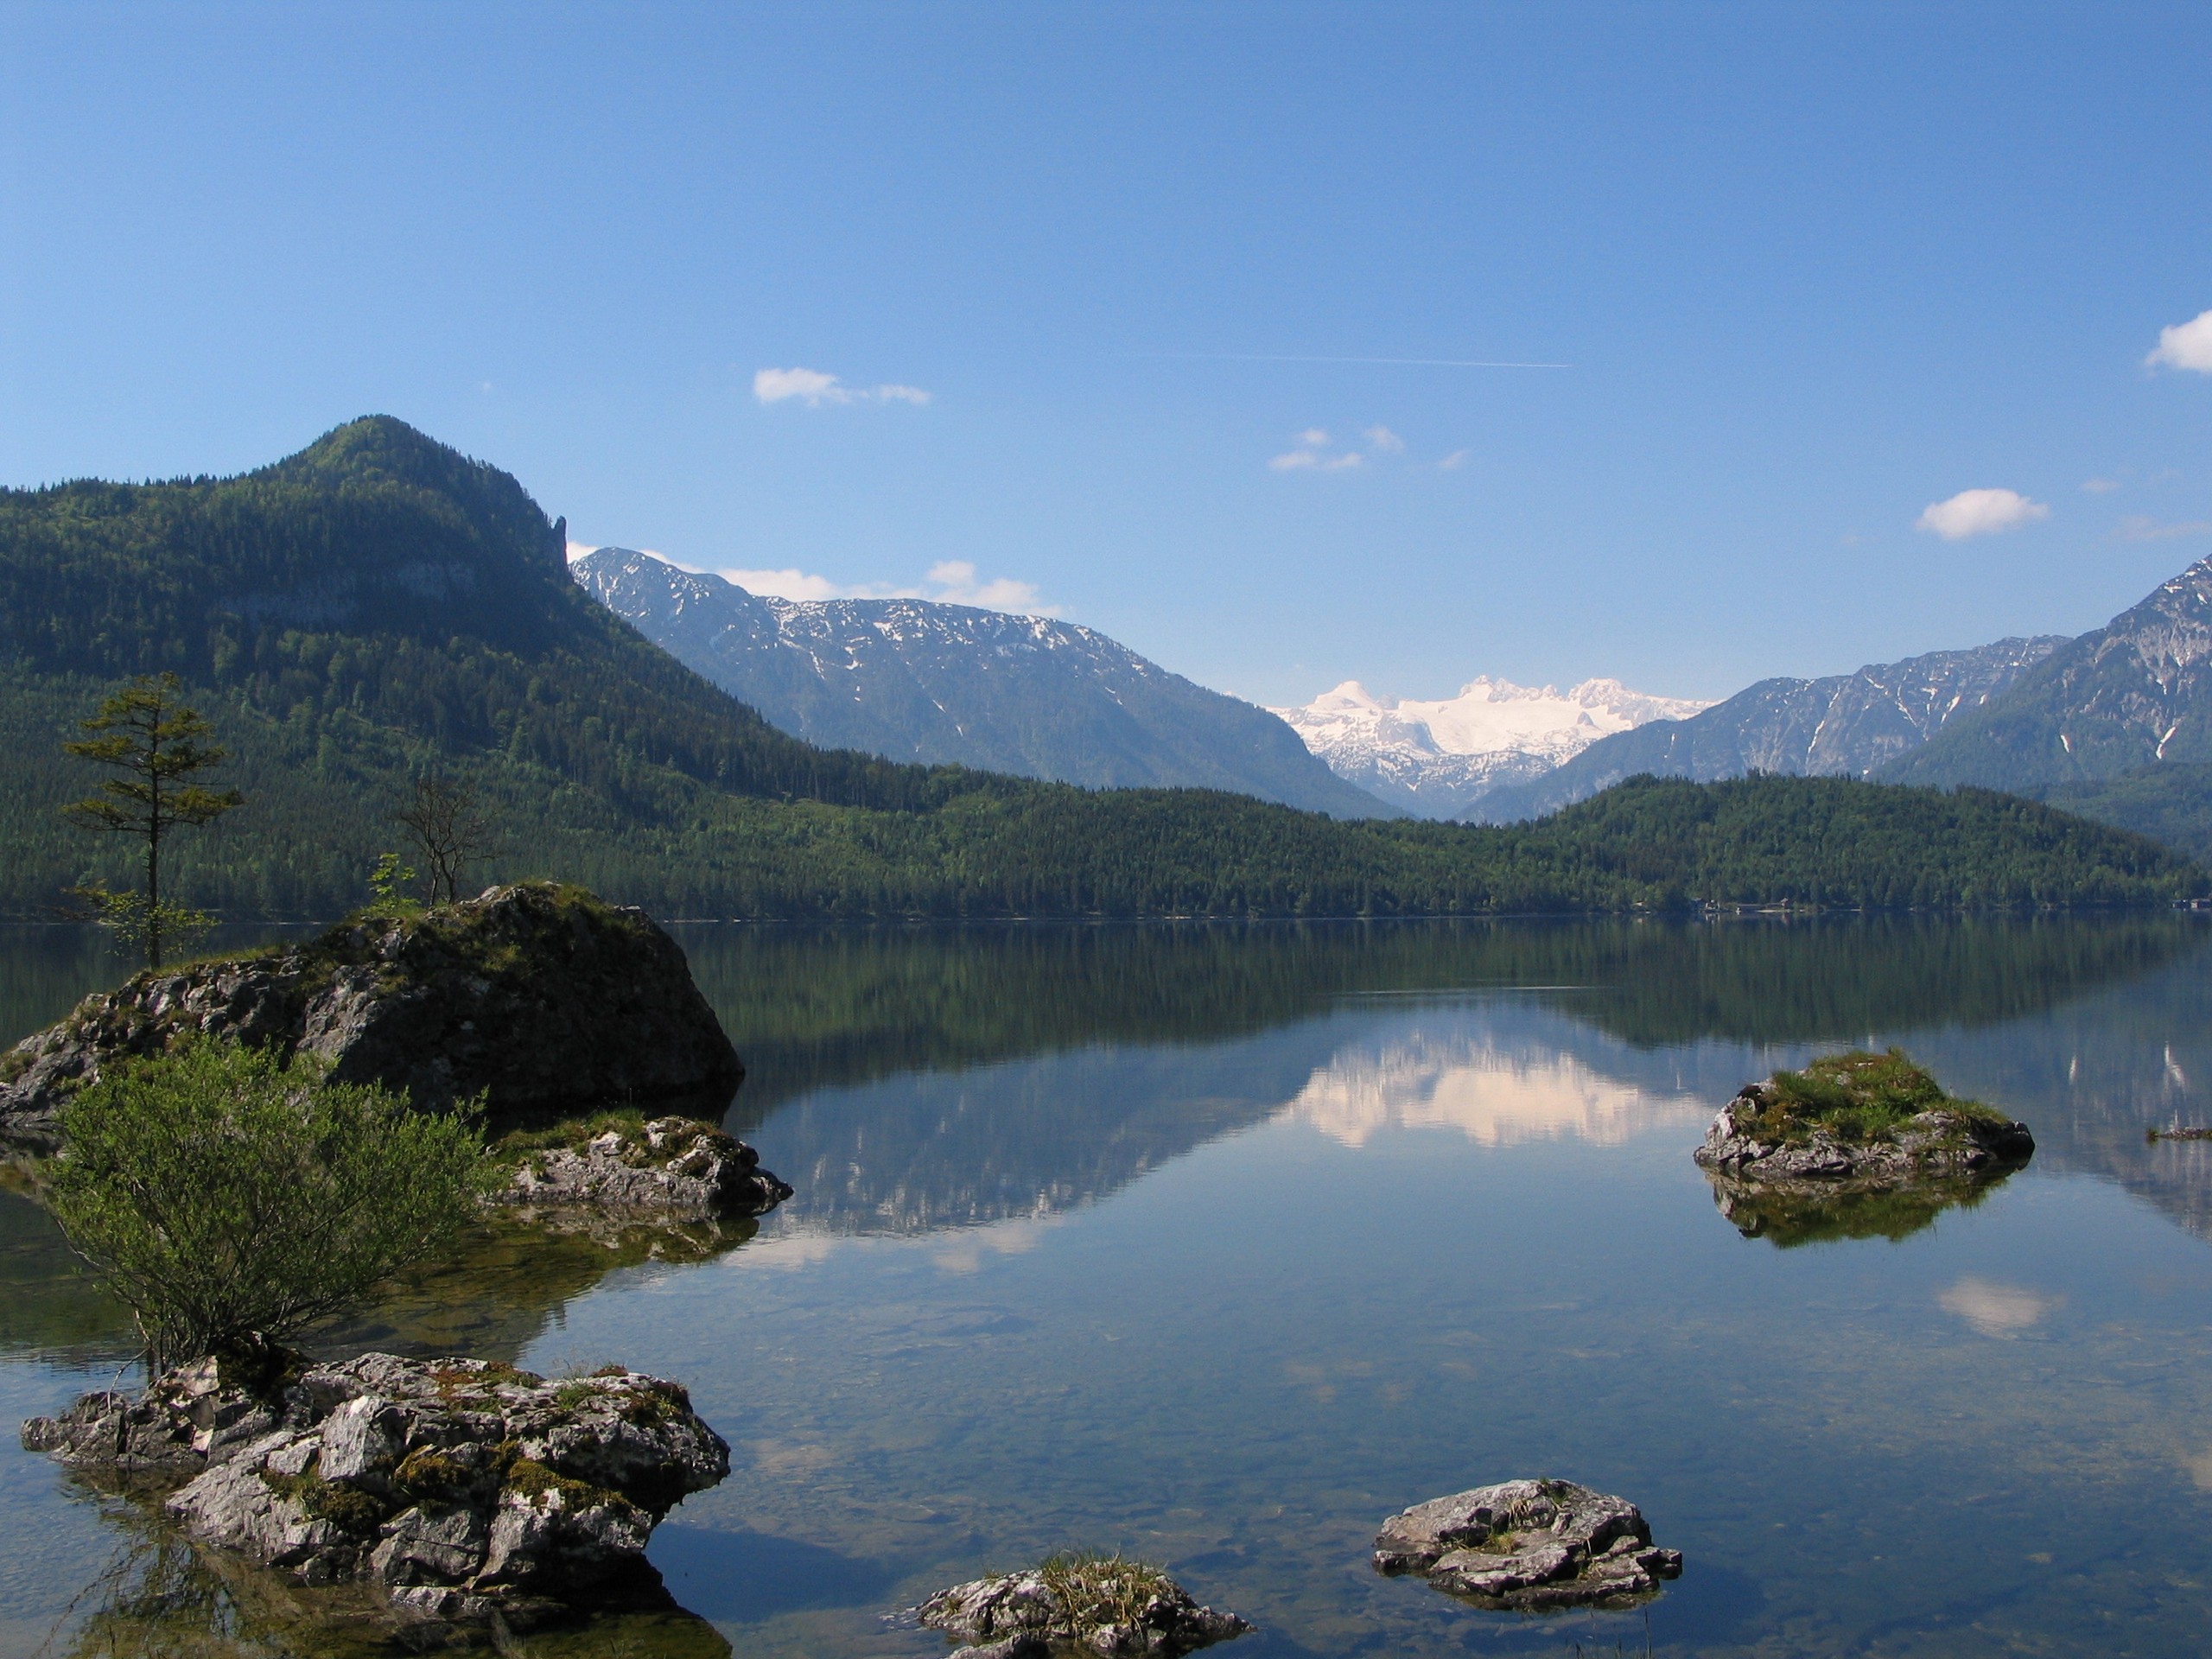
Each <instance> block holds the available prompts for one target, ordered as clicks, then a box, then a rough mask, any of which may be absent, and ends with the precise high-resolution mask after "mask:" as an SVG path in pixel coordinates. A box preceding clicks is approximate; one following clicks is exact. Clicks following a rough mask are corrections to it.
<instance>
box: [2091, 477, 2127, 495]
mask: <svg viewBox="0 0 2212 1659" xmlns="http://www.w3.org/2000/svg"><path fill="white" fill-rule="evenodd" d="M2119 487H2120V480H2118V479H2116V478H2085V479H2083V480H2082V488H2083V489H2085V490H2087V491H2088V493H2090V494H2091V495H2110V494H2111V493H2113V491H2114V490H2116V489H2118V488H2119Z"/></svg>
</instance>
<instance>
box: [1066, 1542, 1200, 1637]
mask: <svg viewBox="0 0 2212 1659" xmlns="http://www.w3.org/2000/svg"><path fill="white" fill-rule="evenodd" d="M1037 1576H1038V1578H1039V1579H1040V1580H1043V1581H1044V1585H1045V1588H1046V1590H1048V1591H1050V1592H1052V1599H1053V1600H1055V1601H1057V1602H1058V1604H1059V1607H1060V1619H1061V1622H1062V1623H1064V1624H1066V1625H1068V1626H1070V1627H1071V1628H1072V1629H1073V1630H1077V1632H1084V1633H1087V1632H1090V1631H1092V1630H1103V1628H1105V1627H1106V1626H1107V1625H1109V1624H1123V1625H1135V1626H1138V1627H1140V1628H1141V1626H1142V1624H1143V1622H1144V1610H1145V1608H1146V1607H1147V1605H1149V1604H1150V1603H1151V1602H1152V1601H1153V1600H1154V1599H1172V1598H1173V1597H1174V1595H1175V1594H1176V1593H1177V1592H1176V1587H1175V1581H1174V1580H1173V1579H1171V1578H1169V1577H1168V1576H1167V1573H1166V1568H1164V1567H1154V1565H1153V1564H1152V1563H1151V1562H1149V1561H1133V1560H1129V1559H1128V1557H1127V1556H1125V1555H1123V1554H1120V1553H1119V1552H1118V1551H1116V1553H1114V1554H1102V1553H1100V1552H1098V1551H1096V1550H1087V1549H1064V1550H1062V1551H1060V1552H1059V1553H1058V1554H1055V1555H1048V1556H1046V1558H1045V1559H1044V1560H1041V1561H1039V1562H1038V1564H1037Z"/></svg>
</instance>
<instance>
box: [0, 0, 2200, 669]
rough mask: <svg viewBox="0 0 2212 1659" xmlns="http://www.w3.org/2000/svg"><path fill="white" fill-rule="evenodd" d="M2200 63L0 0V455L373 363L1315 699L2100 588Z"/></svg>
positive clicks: (1948, 40) (1775, 648) (154, 427)
mask: <svg viewBox="0 0 2212 1659" xmlns="http://www.w3.org/2000/svg"><path fill="white" fill-rule="evenodd" d="M2209 60H2212V9H2208V8H2205V7H2203V6H2202V5H2194V6H2166V7H2158V6H2152V7H2129V6H2124V5H2113V4H2097V5H2081V6H2072V7H2037V6H2034V5H2023V4H2017V3H2016V4H2008V5H2004V6H1987V7H1978V6H1949V7H1946V6H1935V5H1925V6H1923V5H1909V6H1908V5H1898V6H1888V7H1879V6H1871V5H1853V6H1840V5H1837V6H1801V7H1792V6H1783V5H1756V6H1755V5H1746V4H1732V5H1726V6H1711V7H1700V6H1696V5H1689V4H1668V5H1648V6H1644V5H1628V6H1599V5H1589V6H1575V5H1564V4H1547V5H1541V6H1539V5H1528V6H1512V7H1499V6H1491V7H1485V6H1478V5H1473V4H1452V5H1443V6H1421V5H1402V6H1390V5H1381V4H1357V5H1332V6H1308V5H1294V4H1279V5H1238V4H1213V5H1195V4H1192V5H1172V6H1154V5H1141V4H1116V5H1111V6H1084V5H1079V4H1072V3H1056V4H1050V5H1040V4H1025V5H1015V6H964V5H957V4H946V3H931V4H927V5H920V4H917V5H910V6H892V7H877V6H861V5H847V6H807V7H799V6H790V7H779V8H773V9H766V10H749V9H743V8H739V7H734V6H700V7H685V6H641V5H620V6H613V5H610V6H604V7H599V6H559V5H550V4H536V5H530V6H514V7H505V6H493V5H473V6H472V5H453V6H430V5H422V6H409V5H353V6H347V7H343V8H340V7H338V6H297V5H283V6H272V7H246V6H239V7H223V6H213V5H201V6H191V7H181V6H160V5H131V6H109V7H103V6H99V5H95V4H86V3H73V4H69V5H67V6H62V5H53V6H46V5H35V6H23V5H4V6H0V210H3V211H4V213H5V214H6V223H7V225H8V226H9V232H8V235H7V238H6V242H5V245H4V251H3V252H0V481H5V482H9V483H13V484H35V483H39V482H44V481H49V480H55V479H59V478H64V477H70V476H79V475H84V474H99V475H105V476H128V477H143V476H166V475H171V474H179V473H197V472H225V471H232V470H238V469H243V468H245V467H251V466H254V465H257V464H259V463H261V462H263V461H268V460H270V459H273V458H275V457H277V456H278V455H280V454H285V453H289V451H291V450H293V449H296V448H299V447H301V446H302V444H304V443H306V442H308V441H310V440H311V439H312V438H314V437H315V435H317V434H318V433H320V432H321V431H322V430H324V429H327V428H328V427H330V426H332V425H334V424H335V423H338V422H339V421H341V420H344V419H346V418H348V417H350V416H354V415H358V414H362V413H366V412H370V411H383V412H388V413H391V414H394V415H397V416H401V417H403V418H404V419H406V420H409V421H411V422H413V423H416V425H418V426H421V427H422V428H423V429H426V430H427V431H429V432H430V433H432V434H434V435H436V436H438V437H440V438H442V439H444V440H445V441H447V442H451V443H454V444H455V445H457V446H458V447H460V448H463V449H465V450H467V451H468V452H469V453H471V454H476V455H479V456H481V457H483V458H485V459H487V460H490V461H495V462H497V463H498V464H499V465H500V466H502V467H506V468H508V469H509V470H511V471H512V472H513V473H514V474H517V475H518V477H519V478H520V479H521V480H523V482H524V484H525V485H526V486H528V487H529V488H530V489H531V492H532V493H534V494H535V495H536V496H537V499H539V500H540V501H541V502H542V503H543V505H545V506H546V508H547V510H548V511H549V512H556V513H563V514H565V515H566V516H567V517H568V518H569V524H570V527H571V531H572V533H573V534H574V535H575V537H577V538H579V539H581V540H583V541H587V542H595V543H607V542H614V543H624V544H626V545H631V546H643V547H647V548H652V549H655V550H659V551H662V552H664V553H665V554H667V555H668V556H671V557H674V558H676V559H677V560H679V561H682V562H683V563H689V564H692V565H695V566H698V567H702V568H709V569H748V570H767V569H774V570H792V571H797V572H799V573H801V575H804V576H805V577H809V578H813V579H817V580H818V582H822V583H826V584H831V585H834V586H836V587H838V588H845V589H853V590H857V589H862V588H875V589H879V590H881V589H893V588H904V589H918V590H920V591H925V592H946V593H953V594H980V595H981V596H982V597H984V598H986V599H990V600H995V601H999V602H1005V603H1018V602H1019V601H1020V597H1021V596H1022V595H1023V594H1035V595H1037V596H1038V602H1039V603H1041V604H1044V605H1048V606H1050V607H1054V608H1055V609H1056V610H1057V611H1058V613H1060V614H1062V615H1065V616H1066V617H1068V618H1070V619H1071V620H1077V621H1081V622H1084V623H1088V624H1090V625H1091V626H1096V627H1098V628H1101V629H1103V630H1104V631H1105V632H1109V633H1111V634H1113V635H1115V636H1116V638H1119V639H1122V640H1124V641H1125V642H1127V643H1128V644H1129V645H1133V646H1134V647H1135V648H1136V649H1138V650H1140V651H1141V652H1145V653H1146V654H1147V655H1149V656H1152V657H1154V658H1157V659H1158V660H1160V661H1161V662H1163V663H1165V664H1167V665H1168V666H1170V667H1172V668H1174V669H1176V670H1178V671H1181V672H1184V673H1186V674H1189V675H1190V676H1192V677H1193V678H1196V679H1198V680H1200V681H1202V682H1204V683H1208V684H1211V685H1215V686H1218V687H1220V688H1222V689H1224V690H1231V691H1235V692H1237V693H1239V694H1241V695H1244V696H1252V697H1254V698H1256V699H1259V700H1262V701H1268V702H1287V701H1303V700H1305V699H1306V697H1307V696H1311V695H1313V693H1315V692H1317V691H1319V690H1322V689H1324V688H1325V687H1327V686H1329V685H1331V684H1333V683H1336V682H1337V681H1338V680H1340V679H1344V678H1347V677H1357V678H1360V679H1363V680H1365V681H1366V682H1367V683H1369V684H1370V685H1371V686H1373V687H1374V688H1375V689H1376V690H1381V691H1384V692H1389V693H1395V694H1399V695H1419V696H1438V695H1443V694H1445V693H1447V692H1449V691H1450V690H1452V689H1453V688H1454V687H1456V686H1457V685H1458V684H1459V683H1460V682H1461V681H1463V680H1464V679H1465V678H1467V677H1471V676H1472V675H1474V674H1476V673H1478V672H1490V673H1496V674H1503V675H1506V676H1509V677H1512V678H1515V679H1517V680H1521V681H1523V682H1534V683H1541V682H1544V681H1552V682H1555V683H1560V684H1561V685H1564V684H1567V683H1571V682H1573V681H1574V680H1577V679H1580V678H1582V677H1586V676H1589V675H1598V674H1611V675H1617V676H1618V677H1621V678H1623V679H1625V680H1626V681H1628V682H1629V683H1630V684H1632V685H1635V686H1637V687H1639V688H1641V689H1644V690H1653V691H1658V692H1665V693H1671V694H1675V695H1681V696H1722V695H1725V694H1726V693H1727V692H1729V691H1732V690H1736V689H1738V688H1739V687H1741V686H1742V685H1744V684H1745V683H1748V682H1750V681H1751V680H1753V679H1755V678H1758V677H1762V676H1765V675H1769V674H1776V673H1793V672H1795V673H1804V674H1815V673H1827V672H1834V671H1842V670H1847V669H1849V668H1852V667H1854V666H1856V665H1857V664H1860V663H1862V662H1866V661H1870V660H1888V659H1891V658H1897V657H1900V656H1904V655H1907V654H1909V653H1911V652H1918V651H1924V650H1930V649H1936V648H1941V647H1944V646H1953V645H1972V644H1976V643H1980V642H1981V641H1983V640H1986V639H1993V638H1995V637H1997V636H1999V635H2002V634H2005V633H2009V632H2046V631H2049V632H2079V631H2081V630H2082V629H2085V628H2088V627H2091V626H2096V625H2097V624H2099V623H2101V622H2102V621H2103V620H2105V619H2106V618H2107V616H2109V615H2110V614H2111V613H2113V612H2114V611H2116V610H2118V609H2120V608H2122V607H2125V606H2126V605H2127V604H2129V603H2132V602H2133V601H2134V600H2135V599H2137V598H2139V596H2140V595H2141V594H2143V593H2145V591H2147V590H2148V589H2149V588H2152V586H2154V585H2155V584H2156V583H2157V582H2159V581H2161V580H2163V579H2164V577H2166V576H2167V575H2171V574H2172V573H2174V572H2175V571H2177V570H2178V569H2181V568H2182V567H2183V566H2184V565H2186V564H2188V563H2190V561H2191V560H2193V559H2196V558H2198V557H2201V556H2205V555H2207V554H2212V533H2208V532H2212V457H2208V449H2207V438H2208V436H2212V373H2208V372H2200V371H2198V370H2193V369H2191V368H2190V367H2189V366H2187V365H2188V364H2189V363H2190V362H2202V363H2203V364H2204V365H2206V366H2207V367H2212V337H2205V338H2200V337H2199V336H2196V335H2186V334H2184V335H2177V336H2173V337H2171V338H2172V340H2173V341H2174V345H2173V346H2172V348H2171V350H2170V351H2169V353H2168V356H2169V358H2170V359H2173V360H2172V361H2170V362H2168V363H2166V364H2164V365H2146V362H2145V359H2146V357H2148V356H2149V354H2151V353H2152V352H2153V351H2155V350H2156V349H2157V348H2158V346H2159V343H2160V338H2161V334H2160V331H2161V330H2162V329H2164V328H2172V327H2180V326H2182V325H2186V324H2188V323H2189V322H2190V321H2191V320H2192V319H2194V318H2196V317H2197V316H2199V315H2201V314H2202V313H2204V312H2206V311H2207V310H2208V308H2212V184H2208V180H2212V168H2208V162H2212V97H2208V96H2207V94H2206V91H2205V89H2206V86H2207V85H2208V75H2207V71H2208V68H2209V67H2212V61H2209ZM2204 332H2205V335H2206V336H2212V324H2208V325H2206V327H2205V331H2204ZM1361 359H1418V361H1392V362H1378V361H1369V360H1361ZM1468 361H1482V362H1510V363H1541V364H1563V365H1569V366H1567V367H1563V368H1468V367H1452V366H1436V365H1437V364H1439V363H1464V362H1468ZM763 370H770V371H783V372H789V371H793V370H804V371H807V372H810V374H811V375H814V376H819V377H836V380H835V383H834V385H829V386H827V387H826V388H825V386H824V384H823V382H822V381H821V380H818V379H809V378H805V377H804V376H802V377H799V378H791V377H790V376H789V375H788V373H786V374H785V376H784V377H783V378H771V379H769V380H767V381H766V382H760V380H759V377H760V373H761V372H762V371H763ZM756 384H758V385H759V386H760V389H761V390H763V391H767V392H769V393H771V394H774V393H777V392H779V391H780V392H784V393H786V394H788V395H784V396H781V397H772V400H770V401H763V399H762V397H760V396H759V395H757V393H756ZM881 388H889V389H891V390H890V391H888V392H884V391H880V390H879V389H881ZM919 394H926V401H924V400H923V398H922V397H921V396H920V395H919ZM1308 434H1313V435H1320V434H1325V435H1326V436H1325V440H1319V439H1315V440H1313V441H1308V440H1307V439H1306V438H1304V437H1302V436H1301V435H1308ZM1301 455H1303V456H1306V457H1310V459H1308V460H1306V461H1298V460H1295V459H1290V460H1286V459H1285V458H1287V457H1291V458H1294V457H1298V456H1301ZM1348 456H1357V457H1358V459H1357V461H1347V460H1346V459H1345V458H1346V457H1348ZM1277 461H1280V462H1281V464H1280V465H1271V464H1270V463H1271V462H1277ZM1447 462H1448V463H1449V464H1448V465H1447V464H1446V463H1447ZM1967 491H1990V492H1999V491H2003V492H2012V493H2013V495H2014V496H2016V497H2017V498H2018V499H2012V498H2008V497H2004V496H1996V495H1992V496H1986V497H1976V498H1971V499H1969V500H1968V501H1967V502H1966V503H1964V504H1962V505H1959V506H1956V507H1954V508H1953V509H1951V510H1950V512H1949V516H1948V517H1946V516H1944V515H1942V514H1938V515H1936V518H1934V519H1933V520H1931V521H1929V522H1931V523H1936V524H1943V525H1945V526H1946V527H1948V528H1949V529H1952V530H1954V531H1958V530H1980V531H1982V532H1983V533H1976V534H1969V535H1963V536H1961V537H1958V538H1956V539H1950V538H1947V537H1945V536H1944V535H1942V534H1939V533H1937V531H1936V530H1935V529H1932V528H1929V527H1928V526H1927V524H1923V513H1924V512H1925V511H1926V510H1927V509H1928V508H1929V507H1930V506H1931V505H1934V504H1937V503H1942V502H1945V501H1948V500H1950V499H1952V498H1954V497H1956V496H1958V495H1959V494H1960V493H1961V492H1967ZM1993 526H2003V527H1993ZM964 567H972V574H969V573H967V572H966V571H965V570H964V569H963V568H964ZM932 570H936V571H938V576H937V578H936V579H934V580H932V579H931V575H930V573H931V571H932Z"/></svg>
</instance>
